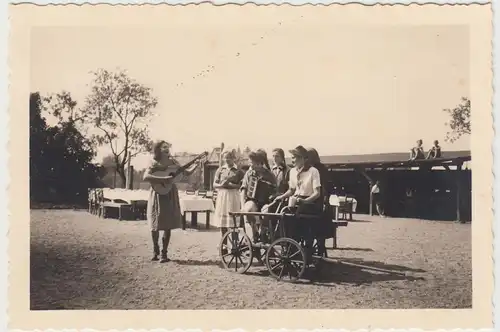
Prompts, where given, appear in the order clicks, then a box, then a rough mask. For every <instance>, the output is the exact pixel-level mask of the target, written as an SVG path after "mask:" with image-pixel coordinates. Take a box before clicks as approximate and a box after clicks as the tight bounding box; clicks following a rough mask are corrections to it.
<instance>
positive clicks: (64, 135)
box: [30, 93, 100, 204]
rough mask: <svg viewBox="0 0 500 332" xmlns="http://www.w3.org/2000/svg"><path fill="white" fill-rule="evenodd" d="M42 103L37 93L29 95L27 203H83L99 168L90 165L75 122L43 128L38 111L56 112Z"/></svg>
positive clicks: (86, 146)
mask: <svg viewBox="0 0 500 332" xmlns="http://www.w3.org/2000/svg"><path fill="white" fill-rule="evenodd" d="M67 96H68V97H69V98H70V96H69V94H67ZM49 99H50V98H49ZM46 100H47V99H46V98H42V97H41V96H40V94H39V93H32V94H30V199H31V201H32V202H51V203H59V204H60V203H63V204H64V203H72V204H74V203H84V202H86V200H87V189H88V188H89V187H95V186H98V185H99V177H100V168H99V167H98V166H96V165H94V164H92V162H91V161H92V158H93V156H94V151H93V149H92V147H91V146H90V145H89V144H88V140H87V139H86V138H85V137H84V136H83V135H82V134H81V133H80V131H79V130H78V129H77V128H76V127H75V123H76V122H75V121H73V120H71V119H70V120H60V121H59V122H58V123H57V124H56V125H54V126H48V125H47V123H46V121H45V118H43V117H42V111H43V110H48V111H49V112H50V113H51V114H54V113H57V111H55V110H54V109H51V108H50V107H48V106H47V105H44V101H46ZM67 100H70V99H67ZM69 104H71V103H69ZM69 104H68V105H69ZM75 107H76V104H75Z"/></svg>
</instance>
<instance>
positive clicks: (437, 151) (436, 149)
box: [427, 140, 442, 159]
mask: <svg viewBox="0 0 500 332" xmlns="http://www.w3.org/2000/svg"><path fill="white" fill-rule="evenodd" d="M441 157H442V155H441V146H439V141H438V140H435V141H434V145H433V146H432V148H431V149H430V150H429V152H428V153H427V159H436V158H441Z"/></svg>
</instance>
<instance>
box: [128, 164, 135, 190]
mask: <svg viewBox="0 0 500 332" xmlns="http://www.w3.org/2000/svg"><path fill="white" fill-rule="evenodd" d="M127 189H129V190H132V189H134V166H129V167H128V169H127Z"/></svg>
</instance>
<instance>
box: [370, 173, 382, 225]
mask: <svg viewBox="0 0 500 332" xmlns="http://www.w3.org/2000/svg"><path fill="white" fill-rule="evenodd" d="M372 197H373V203H374V204H375V208H376V209H377V213H378V215H379V216H381V217H385V215H384V209H383V207H382V193H381V190H380V181H378V180H377V182H375V184H374V185H373V186H372Z"/></svg>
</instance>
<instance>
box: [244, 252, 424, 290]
mask: <svg viewBox="0 0 500 332" xmlns="http://www.w3.org/2000/svg"><path fill="white" fill-rule="evenodd" d="M410 272H412V273H416V272H420V273H422V272H425V271H424V270H421V269H413V268H410V267H406V266H402V265H394V264H385V263H382V262H375V261H364V260H362V259H352V258H328V259H327V260H324V261H323V262H322V263H321V264H320V265H319V266H318V267H314V266H311V267H310V268H308V269H306V271H305V273H304V275H303V280H300V281H298V282H297V283H301V284H315V285H320V286H325V287H335V286H336V285H338V284H352V285H364V284H372V283H375V282H383V281H396V280H406V281H418V280H425V279H424V278H422V277H415V276H410V275H408V273H410ZM247 274H249V275H253V276H261V277H269V278H272V277H271V275H270V273H269V271H267V270H264V269H261V270H258V271H249V272H247Z"/></svg>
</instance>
